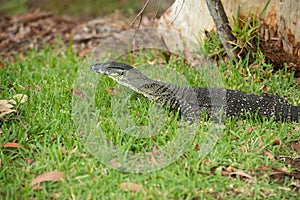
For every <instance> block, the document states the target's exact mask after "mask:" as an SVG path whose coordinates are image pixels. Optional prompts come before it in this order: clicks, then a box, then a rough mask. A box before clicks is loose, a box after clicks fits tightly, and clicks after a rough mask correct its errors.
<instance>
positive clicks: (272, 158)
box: [263, 151, 275, 160]
mask: <svg viewBox="0 0 300 200" xmlns="http://www.w3.org/2000/svg"><path fill="white" fill-rule="evenodd" d="M263 153H264V154H265V155H267V157H268V158H269V159H270V160H275V157H274V156H273V154H271V152H269V151H263Z"/></svg>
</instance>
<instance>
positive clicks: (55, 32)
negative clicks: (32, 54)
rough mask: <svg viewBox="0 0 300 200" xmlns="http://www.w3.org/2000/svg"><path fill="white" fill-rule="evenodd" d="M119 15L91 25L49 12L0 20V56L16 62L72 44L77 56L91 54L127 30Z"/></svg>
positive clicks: (74, 18) (93, 22) (78, 19)
mask: <svg viewBox="0 0 300 200" xmlns="http://www.w3.org/2000/svg"><path fill="white" fill-rule="evenodd" d="M127 24H129V23H126V22H124V19H123V20H122V17H121V16H120V15H118V14H113V15H110V16H108V17H105V18H99V19H94V20H92V21H88V20H86V19H81V18H77V17H72V18H71V17H61V16H55V15H53V14H52V13H49V12H39V11H38V12H28V13H26V14H21V15H17V16H13V17H3V16H2V17H0V54H1V57H4V58H5V57H8V58H9V60H10V61H11V62H13V61H14V59H15V58H14V56H13V55H14V54H18V55H20V54H24V53H26V52H27V51H28V50H29V49H32V48H42V47H43V46H45V45H46V44H57V46H58V47H59V46H62V45H61V43H63V45H67V44H68V43H69V41H70V40H71V39H72V40H73V46H72V47H73V49H74V51H76V52H79V53H80V52H88V51H89V50H91V49H92V48H93V47H95V46H97V45H98V44H99V43H100V41H101V40H103V39H105V38H107V37H109V36H110V35H112V34H114V33H118V32H121V31H123V30H126V29H127V28H128V27H127Z"/></svg>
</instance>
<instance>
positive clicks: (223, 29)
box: [206, 0, 241, 58]
mask: <svg viewBox="0 0 300 200" xmlns="http://www.w3.org/2000/svg"><path fill="white" fill-rule="evenodd" d="M206 4H207V7H208V9H209V12H210V15H211V16H212V18H213V20H214V22H215V25H216V29H217V32H218V35H219V38H220V40H221V42H222V44H223V46H224V48H225V51H226V53H227V55H228V56H229V57H230V58H234V57H239V53H240V52H241V49H240V48H239V47H238V46H236V45H235V44H236V38H235V37H234V35H233V34H232V30H231V28H230V26H229V21H228V18H227V15H226V13H225V10H224V7H223V5H222V2H221V0H206Z"/></svg>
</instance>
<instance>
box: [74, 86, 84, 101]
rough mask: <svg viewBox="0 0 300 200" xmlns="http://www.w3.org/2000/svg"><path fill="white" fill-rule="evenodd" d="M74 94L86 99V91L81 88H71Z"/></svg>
mask: <svg viewBox="0 0 300 200" xmlns="http://www.w3.org/2000/svg"><path fill="white" fill-rule="evenodd" d="M71 92H72V94H73V95H75V96H77V97H79V98H80V99H81V100H84V92H83V91H81V90H77V89H72V90H71Z"/></svg>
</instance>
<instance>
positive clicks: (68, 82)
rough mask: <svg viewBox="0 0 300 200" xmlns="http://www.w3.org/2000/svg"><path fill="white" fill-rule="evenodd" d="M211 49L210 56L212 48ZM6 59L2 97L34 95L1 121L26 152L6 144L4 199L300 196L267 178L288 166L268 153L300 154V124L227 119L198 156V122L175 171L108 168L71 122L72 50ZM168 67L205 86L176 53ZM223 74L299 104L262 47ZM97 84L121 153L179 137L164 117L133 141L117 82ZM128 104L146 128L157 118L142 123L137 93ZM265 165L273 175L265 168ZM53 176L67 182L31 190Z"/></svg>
mask: <svg viewBox="0 0 300 200" xmlns="http://www.w3.org/2000/svg"><path fill="white" fill-rule="evenodd" d="M210 42H215V43H216V42H217V41H210ZM204 47H206V48H209V45H206V46H205V45H204ZM214 49H216V50H217V51H219V49H217V48H214ZM206 50H207V51H210V52H211V53H212V55H213V52H212V50H211V49H206ZM250 56H255V61H254V62H252V63H250V62H249V59H250ZM129 57H130V59H131V60H132V61H133V64H134V65H136V66H138V65H142V64H147V62H148V61H151V62H156V63H157V62H158V57H162V55H161V54H160V53H157V52H144V53H141V54H140V55H138V56H137V55H129ZM125 61H128V60H126V59H125ZM1 63H3V65H2V67H0V87H1V88H0V99H11V97H12V96H14V95H15V94H27V95H28V96H29V99H28V101H27V102H25V103H24V104H20V105H17V110H18V113H17V114H11V115H9V116H6V120H2V121H0V125H1V130H2V132H3V133H2V134H1V135H0V145H1V146H2V145H3V144H5V143H7V142H17V143H18V144H19V145H20V146H21V147H20V148H0V170H1V172H0V179H1V180H2V181H1V182H0V196H1V197H2V199H28V198H31V199H46V198H47V199H50V198H53V199H95V198H101V199H202V198H205V199H215V198H228V199H231V198H237V199H247V198H256V199H261V198H268V199H274V198H276V199H293V198H294V199H296V198H297V196H298V194H299V193H298V192H297V191H296V190H295V188H294V187H293V186H292V185H293V179H290V178H287V177H285V178H284V179H283V180H277V179H273V178H271V177H272V176H271V172H272V170H271V168H274V167H275V168H281V169H285V170H287V171H291V170H292V169H291V168H290V166H286V164H285V163H284V162H282V161H281V160H279V159H274V158H272V156H270V155H273V156H274V157H278V156H279V155H285V156H290V157H295V156H297V155H298V154H297V153H296V151H295V150H293V148H292V145H291V143H292V142H295V141H298V138H299V134H298V133H297V132H296V131H295V130H297V129H298V124H297V123H282V122H274V121H273V120H269V121H268V120H264V119H262V120H259V119H256V118H255V117H254V118H250V119H244V120H243V119H232V120H227V121H226V123H225V129H224V130H223V132H222V135H221V137H220V138H219V140H218V141H217V143H216V145H215V146H213V147H212V150H211V151H210V152H209V153H208V154H207V155H206V156H205V157H200V156H199V155H198V154H199V152H198V150H199V148H200V147H201V140H202V139H201V135H202V134H203V133H205V132H207V126H205V125H200V127H198V129H197V132H196V133H197V135H196V137H195V139H194V141H193V142H192V143H191V144H190V145H189V146H188V148H187V149H186V151H185V153H184V154H183V155H182V156H180V158H179V159H178V160H176V161H175V162H173V163H171V164H170V165H169V166H167V167H165V168H163V169H161V170H157V171H154V172H151V173H144V174H139V173H125V172H121V171H118V170H113V169H111V168H110V167H108V166H107V165H104V164H102V162H100V161H99V160H98V159H97V158H96V157H95V156H93V154H91V153H90V152H89V151H88V150H87V149H88V148H87V146H85V144H84V142H83V141H84V140H82V138H83V137H84V136H83V135H82V134H81V133H80V132H78V131H77V126H78V123H79V122H78V119H76V118H73V117H72V111H73V110H74V107H72V89H78V88H74V80H75V79H76V77H77V76H78V71H79V68H80V67H83V66H85V65H86V64H85V63H84V62H83V61H82V60H81V59H80V58H79V57H78V56H77V55H76V53H74V52H73V51H72V50H71V49H68V48H66V49H64V50H59V51H57V50H56V47H55V46H54V47H53V46H48V47H44V48H43V49H41V50H32V51H31V52H29V53H28V56H26V57H24V58H22V59H21V58H18V59H17V62H15V63H9V62H8V61H7V60H6V59H5V58H2V60H1ZM163 65H165V66H168V67H170V69H175V70H176V71H178V72H179V74H183V75H184V77H186V79H187V81H188V83H189V84H190V85H192V86H194V87H203V84H202V83H203V81H201V78H202V77H201V75H200V74H199V72H198V71H197V70H196V69H194V68H191V67H187V66H184V62H183V60H181V59H178V58H177V57H171V59H170V61H169V62H168V63H167V62H166V60H163ZM85 67H87V66H85ZM219 69H220V71H221V74H223V75H224V80H225V83H224V86H225V87H226V88H228V89H238V90H242V91H245V92H252V93H257V94H260V93H262V90H267V91H268V92H269V93H274V94H278V95H280V96H282V97H285V98H286V99H288V100H289V101H290V102H291V103H293V104H299V95H300V91H299V89H297V85H296V82H295V79H294V76H293V73H291V72H288V71H286V70H279V71H276V72H274V71H272V65H271V64H268V63H266V62H265V61H264V57H263V55H261V53H260V52H259V50H258V51H257V52H256V54H255V55H252V54H251V55H249V56H248V57H246V58H245V59H243V60H241V61H240V62H229V61H224V62H220V63H219ZM91 73H92V72H91ZM97 77H98V76H97ZM95 85H96V86H97V95H96V97H95V98H96V100H97V108H98V110H100V112H101V115H100V116H99V122H100V125H101V127H103V129H104V130H105V133H106V136H107V137H109V138H110V139H111V140H112V141H113V142H114V144H115V145H116V146H117V147H120V148H123V150H125V151H126V150H131V151H134V152H145V151H152V150H153V147H154V146H155V145H157V146H158V147H159V145H164V144H166V143H167V142H168V141H171V139H172V138H174V137H176V133H174V132H173V130H174V128H175V127H176V122H177V121H176V120H173V119H174V117H175V118H176V115H175V116H174V115H171V116H170V118H168V119H169V120H170V121H169V123H170V124H171V125H168V126H166V127H163V130H162V132H160V133H159V134H158V135H156V136H155V137H151V138H148V139H147V138H146V139H135V138H134V137H132V136H130V135H126V134H125V135H124V134H122V132H121V131H120V130H119V129H118V127H117V126H116V125H115V122H114V118H113V116H112V109H113V106H112V104H111V101H112V99H113V95H112V94H110V91H109V88H113V87H115V86H116V83H115V82H113V81H112V80H110V79H109V78H107V77H101V78H99V79H95ZM129 105H130V106H129V111H128V112H129V115H130V116H131V117H132V119H133V121H136V122H137V123H141V124H143V125H147V124H149V123H153V121H155V119H147V118H146V116H147V115H148V114H149V113H150V112H151V109H150V108H151V106H152V104H149V101H147V100H145V99H144V98H143V97H141V96H139V95H134V96H132V97H131V99H130V100H129ZM16 118H19V119H20V120H21V122H22V123H21V122H20V121H19V120H15V119H16ZM173 122H175V124H172V123H173ZM204 124H205V123H204ZM276 141H280V143H278V142H276ZM96 145H97V143H96ZM199 146H200V147H199ZM66 150H67V151H68V153H66ZM265 152H269V154H266V153H265ZM262 166H266V167H267V169H269V170H266V171H264V170H262ZM230 169H231V170H233V171H238V170H242V171H243V172H244V173H247V174H261V176H258V177H254V178H253V179H247V178H243V176H236V177H235V176H225V175H224V172H226V170H227V171H230ZM55 170H57V171H62V172H63V173H64V174H65V175H66V179H65V180H63V181H62V182H44V183H41V185H42V189H41V190H36V191H35V190H33V189H32V187H31V185H30V184H31V182H32V180H33V179H34V178H35V177H36V176H37V175H39V174H42V173H45V172H49V171H55ZM127 182H132V183H136V184H138V185H139V186H141V189H140V190H139V191H135V192H134V191H131V192H130V191H125V190H124V189H122V188H121V187H120V184H121V183H127Z"/></svg>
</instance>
